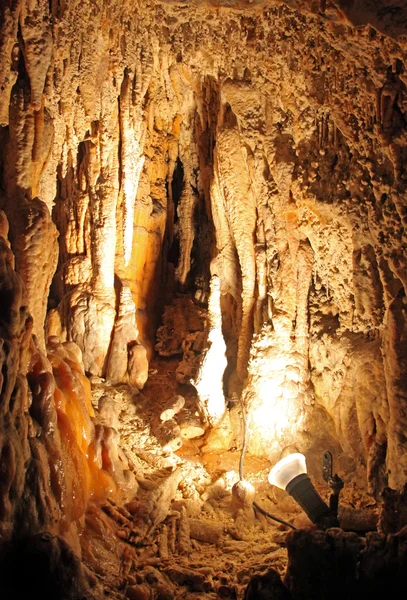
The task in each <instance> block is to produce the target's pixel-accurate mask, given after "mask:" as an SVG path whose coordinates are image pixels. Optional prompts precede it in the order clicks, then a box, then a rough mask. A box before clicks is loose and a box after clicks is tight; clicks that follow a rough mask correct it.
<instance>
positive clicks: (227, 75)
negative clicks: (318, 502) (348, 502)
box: [0, 0, 407, 598]
mask: <svg viewBox="0 0 407 600" xmlns="http://www.w3.org/2000/svg"><path fill="white" fill-rule="evenodd" d="M362 4H363V6H362ZM406 66H407V12H406V8H405V6H404V3H403V2H390V1H388V0H381V1H380V2H377V1H373V0H372V1H368V2H364V3H357V2H352V1H351V2H349V1H345V0H286V1H285V2H279V1H277V0H276V1H274V0H242V1H241V2H231V1H229V0H219V1H217V2H215V1H212V0H204V1H200V0H191V1H183V2H181V1H180V2H178V1H176V0H168V1H166V2H164V1H163V2H158V1H156V0H148V1H147V2H138V1H137V0H123V1H121V2H116V1H109V2H108V1H107V0H97V1H96V2H95V1H93V0H92V1H91V0H67V1H66V2H58V1H57V0H52V1H51V2H47V1H46V0H7V1H6V2H4V3H3V4H2V6H1V8H0V209H1V211H2V212H1V213H0V236H1V237H0V251H1V261H0V268H1V273H0V300H1V315H0V338H1V340H3V342H2V346H1V348H2V350H1V356H0V362H1V364H2V365H3V367H2V371H1V397H0V456H1V467H0V469H1V474H2V475H1V477H0V534H1V538H0V539H1V541H3V540H4V541H5V542H7V543H11V544H13V543H14V542H13V540H14V539H16V538H22V537H23V536H31V538H32V539H31V538H30V539H31V541H32V544H33V545H32V553H33V554H35V553H36V552H37V550H38V552H39V554H40V555H41V556H42V555H43V554H44V556H45V555H46V554H47V550H46V548H48V549H49V554H50V555H52V556H54V557H58V556H60V555H61V553H62V555H64V553H65V554H66V555H69V557H70V558H69V559H67V560H68V562H69V564H70V567H71V568H72V572H74V573H76V575H77V577H78V581H79V580H80V581H81V582H82V583H80V584H78V585H79V588H78V590H76V591H75V590H72V594H78V595H80V594H81V593H82V592H81V591H80V589H85V587H86V586H91V587H92V586H93V588H94V591H93V592H90V591H89V594H91V593H95V594H96V595H97V593H99V592H100V593H102V592H101V591H100V589H99V587H98V586H99V584H100V581H101V580H102V579H103V576H104V574H103V573H102V572H101V571H100V567H99V566H98V564H99V563H100V562H102V563H104V562H105V563H106V564H109V565H110V566H109V568H108V571H109V573H110V575H111V574H112V573H116V575H117V572H118V570H119V571H120V577H118V578H117V577H116V575H115V576H113V575H112V579H111V580H109V582H106V586H107V587H108V588H109V589H110V591H111V593H112V594H113V595H114V594H116V592H117V596H118V597H122V596H123V595H125V594H127V597H129V598H148V597H149V594H150V595H151V594H153V596H154V597H157V598H158V597H162V598H164V597H183V596H179V595H178V594H182V593H183V592H182V591H180V589H181V588H182V589H184V588H183V586H184V587H186V588H188V594H198V593H201V594H207V595H208V597H210V594H212V595H214V597H216V594H218V595H221V596H222V594H223V596H224V597H233V595H234V594H241V593H243V587H244V585H246V583H247V581H248V579H247V573H246V574H245V573H244V572H243V571H244V569H243V571H242V573H241V574H240V575H239V574H238V573H240V571H239V568H240V567H239V568H238V567H236V564H237V563H238V555H242V556H244V554H245V552H246V551H247V550H248V548H249V547H250V545H251V543H252V540H253V539H255V538H256V536H257V537H258V536H259V535H261V534H260V533H259V531H258V529H256V528H259V527H263V528H264V532H263V533H264V534H265V535H266V531H268V529H267V526H266V525H265V523H262V524H261V526H260V525H259V522H258V521H259V518H255V515H254V512H253V508H252V507H251V506H250V505H248V506H246V505H242V506H238V507H236V504H235V500H236V498H235V497H234V496H233V495H232V496H231V490H232V487H233V484H234V483H235V482H236V480H237V479H236V477H237V474H236V470H237V462H236V461H237V454H236V449H239V448H241V447H242V445H243V446H244V447H245V448H246V449H247V452H248V466H247V467H246V469H247V476H248V477H249V479H250V477H251V478H252V479H253V481H252V483H253V484H254V485H255V486H257V487H256V490H257V492H258V493H260V494H263V496H264V498H263V499H264V500H265V502H266V503H267V502H268V501H270V502H271V503H273V501H274V500H276V497H274V496H271V499H270V498H268V496H267V492H266V491H265V489H263V488H262V485H261V483H260V480H265V479H266V471H267V467H268V466H269V465H270V464H271V463H274V462H275V461H277V460H278V459H279V458H281V456H283V455H284V454H286V453H288V452H294V451H301V452H304V453H305V454H306V455H307V459H308V463H309V465H310V469H311V471H313V473H314V474H317V473H318V472H319V460H320V454H321V451H322V450H325V449H328V450H331V451H332V452H333V453H334V455H335V459H337V460H338V465H339V470H341V473H342V474H343V475H344V474H345V475H346V479H347V483H348V485H350V486H351V489H352V490H353V491H354V493H355V495H356V498H357V502H359V504H360V506H365V505H366V503H367V501H366V502H365V500H364V496H363V494H364V491H365V490H367V491H368V492H369V494H371V496H372V497H373V498H374V499H375V500H378V499H379V498H380V495H381V493H382V492H383V490H385V489H387V486H389V487H390V488H391V489H393V490H395V492H394V493H396V491H397V490H399V491H400V490H402V488H403V486H404V484H405V483H406V475H407V450H406V444H405V441H406V431H407V421H406V414H405V412H406V411H405V408H404V405H405V403H406V401H407V398H406V389H407V386H406V383H407V374H406V361H405V357H406V355H407V338H406V328H407V315H406V307H407V301H406V285H407V278H406V273H407V269H406V256H407V253H406V217H407V208H406V187H407V171H406V157H407V154H406V148H407V137H406V134H407V94H406V91H407V90H406V84H407V75H406V72H405V69H406ZM91 398H92V400H91ZM180 398H181V399H182V400H180ZM140 453H141V454H140ZM256 460H257V461H259V462H258V463H256V462H253V461H256ZM250 461H252V462H250ZM191 464H193V465H198V464H199V465H200V466H199V468H198V467H197V470H196V472H195V473H194V472H193V469H192V470H191V468H190V465H191ZM202 465H204V466H202ZM254 465H257V466H256V467H255V466H254ZM201 467H202V471H201ZM229 467H230V468H229ZM250 469H252V471H251V470H250ZM156 471H158V472H156ZM232 471H234V474H231V473H232ZM150 477H151V478H152V482H151V481H150V482H149V479H150ZM220 480H222V483H219V481H220ZM188 482H189V483H188ZM357 487H359V488H362V489H363V491H360V492H357V491H355V490H356V489H357ZM208 489H209V490H210V491H208ZM359 493H360V494H361V496H358V494H359ZM387 493H388V492H387ZM350 495H351V494H350ZM362 497H363V501H362V500H361V498H362ZM163 498H164V500H165V501H164V502H163V505H162V501H163ZM214 498H215V500H214ZM222 498H227V500H224V504H222V501H221V500H222ZM231 498H232V499H233V502H232V500H231ZM210 500H213V502H212V504H211V502H210ZM277 500H278V501H279V502H282V504H279V506H280V509H281V510H282V511H283V512H290V511H291V510H294V509H293V506H292V504H290V503H288V505H287V506H288V507H289V510H288V509H287V510H285V509H284V501H283V499H282V498H280V497H277ZM372 501H373V500H372ZM219 502H220V504H219ZM355 502H356V501H355ZM123 503H126V507H124V505H123ZM177 503H178V504H177ZM204 505H205V507H206V508H205V510H206V511H207V513H208V515H209V521H211V522H210V523H209V525H208V524H207V523H206V524H205V523H204V524H202V523H201V522H200V521H199V518H198V517H199V515H200V511H201V510H203V506H204ZM210 506H211V507H212V508H209V507H210ZM219 506H220V508H219ZM101 507H103V511H104V512H103V511H102V512H101ZM160 507H161V508H160ZM281 507H282V508H281ZM212 509H213V510H214V511H215V512H211V511H212ZM102 513H103V514H102ZM103 515H104V516H103ZM106 515H107V516H106ZM231 515H232V516H231ZM257 517H258V515H257ZM194 519H198V521H199V523H200V524H199V523H198V524H197V523H195V524H194V522H193V520H194ZM217 520H218V521H220V522H222V523H224V525H222V527H221V532H220V530H219V528H217V525H216V521H217ZM230 520H232V521H233V524H232V522H229V521H230ZM225 523H226V524H225ZM236 523H237V525H236ZM247 524H249V526H248V527H249V530H250V531H249V533H248V532H247V531H246V525H247ZM404 524H405V523H400V524H399V525H400V528H401V527H402V526H403V525H404ZM119 525H120V526H122V527H119ZM253 527H254V529H253ZM194 528H195V529H194ZM199 528H203V531H204V532H205V533H204V534H196V533H194V534H193V533H191V532H192V531H195V532H196V530H200V529H199ZM250 528H251V529H250ZM44 532H46V533H44ZM90 532H91V533H90ZM118 532H120V533H118ZM253 532H254V533H253ZM79 533H80V534H81V537H80V539H79ZM391 533H392V534H395V535H397V531H392V532H391ZM43 534H44V535H45V536H48V535H55V536H57V538H56V540H57V541H55V540H54V541H50V538H48V537H45V538H44V539H43V538H41V537H40V538H38V537H35V536H38V535H40V536H41V535H43ZM194 535H195V536H196V535H201V538H202V539H201V538H199V537H198V538H197V537H195V538H194V537H193V536H194ZM225 535H226V538H227V536H232V537H233V536H234V541H235V542H237V543H238V545H237V546H236V547H234V550H230V552H231V553H235V554H236V557H235V559H236V560H235V559H234V561H233V564H234V567H233V569H234V570H233V569H232V571H233V575H231V578H230V579H228V580H227V581H226V580H225V581H222V575H221V574H220V572H218V571H216V573H215V572H204V571H202V569H204V570H205V569H206V568H207V567H208V564H207V563H205V564H204V563H202V560H201V558H199V556H201V554H200V553H202V552H203V549H202V544H205V543H207V544H211V545H212V546H211V548H212V550H211V551H210V552H209V554H208V557H210V558H208V560H209V561H211V560H216V555H217V553H218V554H219V552H218V550H219V549H220V548H223V549H224V553H227V552H228V551H227V550H225V543H226V544H227V543H228V541H230V540H229V538H227V542H225V538H224V537H223V536H225ZM267 535H268V534H267ZM120 536H121V537H120ZM202 536H203V537H202ZM205 536H207V537H206V538H205ZM117 538H119V539H122V540H124V541H123V542H122V545H120V546H119V548H118V550H117V549H115V542H114V541H113V540H117ZM191 539H192V540H194V541H195V542H196V543H197V545H196V544H195V545H194V543H195V542H193V541H191ZM277 539H278V535H277V533H276V540H277ZM301 539H302V538H301V537H300V538H299V540H300V541H299V543H302V542H301ZM335 539H336V538H335ZM338 539H339V538H338ZM395 539H396V542H394V544H396V545H397V544H398V543H399V540H403V539H404V538H403V536H401V537H397V538H395ZM95 540H96V541H95ZM208 540H209V541H208ZM320 541H321V540H320ZM243 542H244V543H245V544H247V546H244V544H243V545H242V544H241V543H243ZM30 543H31V542H30ZM276 543H277V542H276ZM318 543H319V542H318ZM321 543H325V541H322V542H321ZM338 543H339V545H340V543H341V542H340V541H339V542H338ZM352 543H353V542H352ZM400 543H401V542H400ZM65 544H67V545H69V547H71V548H74V550H75V552H76V553H79V552H80V546H82V551H83V553H84V554H83V558H84V561H85V563H86V564H87V565H88V566H89V568H90V569H91V570H92V571H93V575H92V574H90V572H89V573H88V572H85V571H83V570H81V569H82V567H81V565H80V564H79V563H76V562H75V560H76V559H75V555H74V554H72V555H71V554H70V553H69V552H70V550H68V549H67V547H66V546H65ZM147 546H148V551H147V550H145V548H146V547H147ZM232 546H233V544H232ZM30 548H31V546H30ZM214 548H216V551H213V550H214ZM21 550H22V549H21V548H20V549H19V548H17V547H15V548H13V552H17V553H18V552H20V551H21ZM192 550H196V551H197V553H198V554H197V556H196V557H194V558H191V559H189V558H188V560H187V558H185V557H188V556H189V554H190V552H191V551H192ZM277 550H278V551H280V550H279V548H278V549H277ZM277 550H276V551H277ZM270 552H271V551H270ZM273 552H274V550H273ZM293 552H294V554H295V550H294V551H293ZM358 552H359V551H358ZM109 553H111V555H112V556H115V558H111V559H110V558H109V556H110V554H109ZM260 554H261V552H260ZM356 555H357V552H356V554H355V556H356ZM27 556H28V555H27ZM180 556H184V558H185V560H184V559H183V560H184V563H183V567H184V568H185V569H192V570H193V569H194V568H197V569H201V571H199V573H200V576H199V577H198V579H194V576H193V575H192V574H191V572H190V571H185V572H182V573H181V572H179V571H177V570H176V569H175V571H174V570H172V571H171V573H170V572H166V577H167V579H166V580H165V581H164V580H161V579H160V576H159V568H157V569H156V570H155V571H152V570H151V569H153V567H154V565H155V566H157V565H159V566H160V567H161V566H162V562H161V561H163V560H164V561H166V560H169V561H170V563H171V566H170V567H169V566H168V563H165V565H166V568H167V567H168V569H170V570H171V569H174V564H175V565H176V564H178V563H179V561H180V558H179V557H180ZM191 556H192V555H191ZM276 556H277V559H276V563H278V564H277V566H278V568H277V571H278V572H279V573H280V574H282V573H283V566H282V565H281V564H280V563H279V562H278V561H279V556H280V555H279V554H278V555H276ZM195 558H196V564H195V563H194V560H195ZM257 559H258V556H257V552H255V551H254V557H253V565H257V566H256V569H258V570H262V569H263V567H264V568H265V567H266V563H261V565H260V563H257V562H256V561H257ZM355 560H357V559H355ZM55 561H56V562H58V560H57V558H55ZM142 561H144V562H143V565H145V567H146V569H147V570H145V572H143V575H140V577H139V580H138V579H137V577H136V576H135V575H134V570H135V568H137V564H141V563H142ZM154 561H156V562H154ZM157 561H158V562H157ZM273 561H274V559H271V558H270V562H273ZM226 562H227V561H226ZM226 562H225V564H224V565H223V567H222V568H223V569H224V570H227V568H228V567H227V564H226ZM266 562H267V561H266ZM173 563H174V564H173ZM181 563H182V561H181ZM118 565H121V566H120V567H119V566H118ZM194 565H195V566H194ZM197 565H198V566H197ZM268 566H270V565H268ZM147 567H148V568H147ZM143 568H144V567H143ZM98 569H99V570H98ZM149 569H150V570H149ZM6 570H7V569H6ZM263 570H264V569H263ZM95 573H96V575H95ZM157 573H158V574H157ZM110 575H109V577H110ZM55 577H56V579H58V577H59V575H58V573H57V572H56V575H55ZM270 577H271V579H270V581H271V580H273V577H272V576H270ZM68 579H69V578H68ZM153 580H154V581H153ZM106 581H107V580H106ZM169 581H171V582H172V583H171V585H170V583H169ZM191 581H192V583H191ZM275 581H277V584H276V585H277V586H278V585H279V583H278V581H279V580H277V579H276V580H275ZM152 582H153V583H152ZM257 583H258V584H259V585H260V584H261V582H260V581H258V582H257ZM150 584H151V585H150ZM149 585H150V587H151V589H150V588H149ZM160 585H161V587H162V589H161V591H160ZM270 585H271V584H270ZM81 586H82V587H81ZM143 586H144V587H143ZM194 586H195V587H194ZM222 586H223V588H222ZM146 587H147V588H148V589H145V588H146ZM153 588H154V591H151V590H152V589H153ZM178 588H180V589H178ZM221 589H222V590H223V591H221ZM290 589H291V591H293V590H295V589H296V586H295V585H294V584H293V585H292V586H291V588H290ZM115 590H116V591H115ZM118 590H121V591H118ZM129 590H130V591H129ZM168 590H169V591H168ZM286 591H287V590H285V591H284V590H283V593H285V592H286ZM52 593H53V592H52V590H51V591H50V594H51V597H52ZM55 593H56V592H55ZM166 593H167V596H165V594H166ZM287 593H288V592H287ZM290 593H291V592H290ZM293 593H294V592H293ZM72 594H71V595H72ZM143 594H144V596H143ZM160 594H161V596H160ZM168 594H169V596H168ZM171 594H172V596H171ZM228 594H229V596H228ZM185 597H189V596H185ZM192 597H196V596H192Z"/></svg>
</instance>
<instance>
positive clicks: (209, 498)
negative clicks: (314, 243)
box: [81, 359, 372, 600]
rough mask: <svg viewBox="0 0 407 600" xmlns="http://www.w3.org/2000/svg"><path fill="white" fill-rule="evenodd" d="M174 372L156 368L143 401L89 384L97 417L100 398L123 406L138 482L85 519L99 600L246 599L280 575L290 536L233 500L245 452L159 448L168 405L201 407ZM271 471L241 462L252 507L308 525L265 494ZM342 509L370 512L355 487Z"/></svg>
mask: <svg viewBox="0 0 407 600" xmlns="http://www.w3.org/2000/svg"><path fill="white" fill-rule="evenodd" d="M176 366H177V361H176V360H174V359H159V360H155V361H153V362H152V363H151V365H150V376H149V380H148V382H147V384H146V386H145V388H144V389H143V391H142V392H139V391H138V390H135V389H134V388H133V389H132V388H129V387H128V386H125V385H118V386H108V385H107V384H105V383H104V382H103V381H101V380H94V381H93V382H92V388H93V402H94V405H95V407H97V405H98V401H99V398H100V397H101V396H102V395H108V396H109V397H111V398H113V399H114V400H115V401H116V402H117V406H118V407H119V408H118V410H119V433H120V444H121V448H122V451H123V452H124V453H125V456H126V459H127V460H128V461H129V464H130V465H131V468H132V470H133V471H134V473H135V475H136V479H137V482H138V492H137V494H136V496H135V498H128V499H127V500H128V503H127V504H125V505H124V506H122V505H121V503H117V502H116V501H115V500H109V501H107V502H106V503H105V504H104V505H103V506H96V505H94V506H91V507H90V509H89V510H88V513H87V515H86V526H85V528H84V530H83V532H82V535H81V547H82V556H83V560H84V563H85V565H86V567H87V568H88V569H89V579H90V581H91V583H92V585H93V587H94V590H95V597H113V598H124V597H127V598H131V599H132V598H134V599H136V600H137V599H140V600H144V599H148V598H157V599H161V600H165V599H172V598H174V599H178V598H180V599H181V598H185V599H191V600H192V599H200V598H236V599H240V598H243V595H244V590H245V588H246V586H247V583H248V581H249V579H250V578H251V577H252V576H253V575H255V574H258V573H263V572H265V571H267V570H268V569H269V568H270V567H272V568H274V569H275V570H276V571H277V572H278V573H279V574H280V575H284V572H285V569H286V566H287V556H286V548H285V538H286V534H287V531H288V528H287V527H286V526H284V525H281V524H279V523H277V522H274V521H271V520H270V519H267V518H266V517H264V516H263V515H261V514H260V513H255V512H254V510H253V507H252V505H251V503H245V502H244V501H243V500H241V499H240V500H239V498H237V497H236V494H234V493H232V488H233V485H234V484H235V483H236V482H237V481H238V471H239V459H240V451H239V450H238V449H231V450H229V451H223V452H218V453H214V452H212V453H205V452H203V448H204V439H205V436H201V437H200V438H194V439H188V440H184V443H183V445H182V447H181V448H179V449H176V450H175V451H173V450H171V449H168V447H165V448H163V446H162V444H160V443H159V441H158V438H157V435H155V433H156V432H157V431H158V430H159V427H160V418H159V417H160V414H161V413H162V410H163V408H165V406H166V405H168V399H169V398H171V397H172V396H174V395H175V394H181V395H183V396H184V398H185V406H192V407H193V406H194V402H195V395H194V390H193V388H192V387H191V388H188V386H182V385H179V384H178V383H177V381H176V379H175V369H176ZM158 437H159V436H158ZM269 469H270V464H269V463H268V461H267V460H264V459H260V458H258V457H251V456H249V455H247V456H246V457H245V461H244V470H245V479H247V481H249V482H250V483H251V484H252V485H253V487H254V490H255V494H256V495H255V499H256V501H257V502H258V503H259V504H260V505H262V506H263V508H265V509H266V510H267V511H269V512H271V513H272V514H274V515H276V516H278V517H280V518H282V519H284V520H288V521H291V522H294V523H296V525H298V526H300V527H301V525H304V526H306V525H307V524H308V525H309V522H308V520H307V519H306V517H305V515H304V514H303V513H301V512H300V509H299V507H298V506H297V505H296V504H295V503H294V501H293V500H292V499H291V498H290V497H289V496H288V495H287V494H285V493H284V492H281V491H280V490H275V489H272V488H271V487H270V486H269V484H268V483H267V475H268V471H269ZM327 494H328V490H325V498H326V497H327ZM343 499H344V500H345V501H346V502H347V503H348V505H349V506H353V507H355V508H358V507H365V506H368V505H369V503H370V504H371V503H372V499H371V498H370V497H369V496H367V495H366V494H364V493H363V492H362V491H361V490H358V489H356V488H355V487H354V486H350V487H348V488H345V492H344V497H343ZM100 509H102V510H100ZM128 509H131V510H128Z"/></svg>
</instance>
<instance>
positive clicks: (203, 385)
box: [194, 276, 227, 426]
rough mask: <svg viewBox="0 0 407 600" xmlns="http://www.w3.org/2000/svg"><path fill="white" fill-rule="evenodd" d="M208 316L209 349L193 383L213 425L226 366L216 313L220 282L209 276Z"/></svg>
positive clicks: (221, 412)
mask: <svg viewBox="0 0 407 600" xmlns="http://www.w3.org/2000/svg"><path fill="white" fill-rule="evenodd" d="M208 317H209V320H210V331H209V335H208V346H209V348H208V351H207V352H206V355H205V358H204V360H203V363H202V366H201V368H200V371H199V373H198V377H197V379H196V381H195V382H194V385H195V387H196V390H197V392H198V395H199V398H200V400H201V402H202V404H203V406H204V408H205V411H206V415H207V417H208V420H209V422H210V424H211V425H212V426H215V425H218V424H219V423H220V421H221V419H222V417H223V415H224V414H225V410H226V405H225V397H224V395H223V373H224V371H225V369H226V365H227V360H226V354H225V353H226V344H225V340H224V338H223V335H222V318H221V312H220V283H219V278H218V277H217V276H213V277H212V279H211V287H210V296H209V305H208Z"/></svg>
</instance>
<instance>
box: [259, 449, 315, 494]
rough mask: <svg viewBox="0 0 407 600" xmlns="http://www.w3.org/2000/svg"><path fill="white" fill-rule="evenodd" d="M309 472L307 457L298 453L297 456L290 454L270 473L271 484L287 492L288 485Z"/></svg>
mask: <svg viewBox="0 0 407 600" xmlns="http://www.w3.org/2000/svg"><path fill="white" fill-rule="evenodd" d="M306 472H307V465H306V463H305V456H304V455H303V454H300V453H299V452H296V453H295V454H289V455H288V456H286V457H284V458H282V459H281V460H280V461H279V462H278V463H277V464H276V465H274V467H273V468H272V469H271V471H270V473H269V477H268V479H269V482H270V483H271V485H275V486H277V487H279V488H280V489H281V490H285V488H286V487H287V485H288V484H289V483H290V481H292V480H293V479H294V477H297V475H301V473H306Z"/></svg>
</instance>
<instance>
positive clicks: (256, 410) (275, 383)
mask: <svg viewBox="0 0 407 600" xmlns="http://www.w3.org/2000/svg"><path fill="white" fill-rule="evenodd" d="M256 387H257V389H256V395H255V398H254V399H253V400H252V402H251V404H250V412H249V418H250V430H252V431H253V432H254V435H256V436H257V437H258V440H259V442H261V443H263V444H265V445H266V447H268V449H270V450H273V452H274V451H278V450H279V449H281V445H280V444H281V441H282V440H284V439H285V440H287V443H292V442H293V439H295V435H296V432H297V431H298V429H299V428H300V426H301V424H302V421H303V411H302V406H301V403H300V402H298V398H297V397H290V396H291V394H290V392H289V390H287V387H286V385H285V383H284V370H282V371H281V372H274V373H273V372H270V373H269V374H268V376H267V377H262V378H259V379H258V383H257V386H256ZM253 437H254V436H253ZM273 444H274V445H275V448H274V447H273V448H272V447H271V446H272V445H273Z"/></svg>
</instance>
